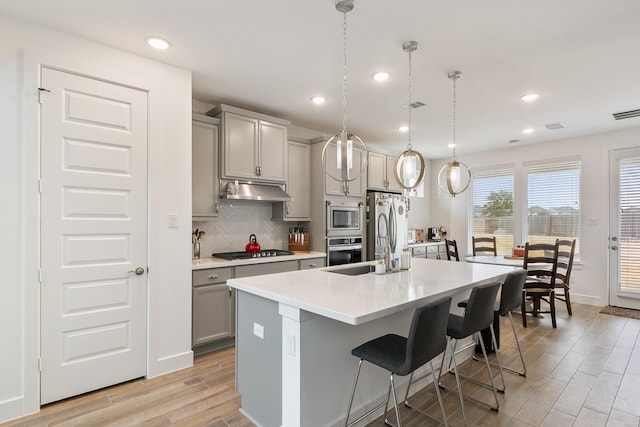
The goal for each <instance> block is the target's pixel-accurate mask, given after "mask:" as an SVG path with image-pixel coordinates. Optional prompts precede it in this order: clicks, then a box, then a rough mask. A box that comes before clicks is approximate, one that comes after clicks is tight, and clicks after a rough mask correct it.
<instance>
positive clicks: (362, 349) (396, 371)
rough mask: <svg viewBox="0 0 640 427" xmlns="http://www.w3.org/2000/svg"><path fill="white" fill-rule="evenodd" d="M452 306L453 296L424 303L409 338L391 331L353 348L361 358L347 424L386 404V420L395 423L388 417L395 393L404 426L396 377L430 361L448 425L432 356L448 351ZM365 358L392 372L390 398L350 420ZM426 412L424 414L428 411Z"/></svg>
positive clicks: (397, 416) (395, 402) (388, 394)
mask: <svg viewBox="0 0 640 427" xmlns="http://www.w3.org/2000/svg"><path fill="white" fill-rule="evenodd" d="M450 307H451V297H444V298H440V299H437V300H435V301H432V302H430V303H427V304H425V305H423V306H420V307H418V308H416V309H415V312H414V313H413V320H412V321H411V327H410V329H409V335H408V336H407V337H406V338H405V337H401V336H399V335H395V334H387V335H384V336H381V337H379V338H376V339H373V340H371V341H368V342H366V343H364V344H362V345H360V346H358V347H356V348H354V349H353V350H351V354H352V355H354V356H356V357H359V358H360V361H359V362H358V368H357V371H356V377H355V380H354V382H353V390H352V391H351V400H350V401H349V408H348V409H347V418H346V420H345V426H353V425H354V424H356V423H358V422H360V421H362V420H363V419H365V418H366V417H368V416H369V415H371V414H372V413H374V412H375V411H377V410H378V409H380V408H381V407H382V405H384V414H385V423H386V424H389V425H391V424H390V423H389V421H388V420H387V418H386V417H387V408H388V406H389V398H390V397H391V396H393V405H394V408H395V412H396V422H397V423H398V424H397V425H398V427H400V426H401V425H402V422H401V421H400V412H399V411H398V400H397V398H396V388H395V384H394V381H393V378H394V375H400V376H405V375H409V374H413V372H414V371H415V370H416V369H418V368H419V367H421V366H423V365H424V364H426V363H427V362H429V363H430V364H431V373H432V375H433V377H434V380H433V384H434V386H435V389H436V394H437V396H438V402H439V403H440V410H441V411H442V417H443V420H444V425H445V426H446V425H448V424H447V416H446V414H445V411H444V404H443V403H442V396H441V395H440V389H439V387H438V385H437V381H436V379H435V373H434V370H433V362H432V360H433V359H434V358H435V357H436V356H437V355H439V354H440V353H444V351H445V350H446V347H447V320H448V316H449V309H450ZM365 360H366V361H367V362H369V363H372V364H374V365H376V366H379V367H381V368H383V369H386V370H387V371H389V372H390V373H391V375H390V377H389V389H388V390H387V399H386V400H385V402H384V403H381V404H380V405H378V406H376V407H375V408H373V409H371V410H370V411H368V412H367V413H366V414H364V415H362V416H361V417H359V418H358V419H357V420H355V421H353V422H351V423H349V415H350V414H351V405H352V404H353V398H354V396H355V393H356V387H357V385H358V377H359V376H360V368H361V367H362V362H364V361H365ZM443 363H444V355H443ZM407 392H408V391H407ZM420 412H422V411H420ZM422 413H423V414H424V412H422ZM425 415H427V414H425ZM427 416H428V415H427ZM429 417H430V416H429ZM430 418H431V417H430ZM436 421H438V420H436Z"/></svg>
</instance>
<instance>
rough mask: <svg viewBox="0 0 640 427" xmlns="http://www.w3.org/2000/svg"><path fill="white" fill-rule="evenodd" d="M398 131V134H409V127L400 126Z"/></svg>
mask: <svg viewBox="0 0 640 427" xmlns="http://www.w3.org/2000/svg"><path fill="white" fill-rule="evenodd" d="M398 130H399V131H400V132H409V126H407V125H402V126H400V127H399V128H398Z"/></svg>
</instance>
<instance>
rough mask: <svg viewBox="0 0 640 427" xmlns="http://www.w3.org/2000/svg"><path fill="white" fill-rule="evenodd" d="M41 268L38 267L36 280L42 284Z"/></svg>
mask: <svg viewBox="0 0 640 427" xmlns="http://www.w3.org/2000/svg"><path fill="white" fill-rule="evenodd" d="M42 276H43V273H42V268H40V267H38V282H40V284H42Z"/></svg>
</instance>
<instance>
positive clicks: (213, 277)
mask: <svg viewBox="0 0 640 427" xmlns="http://www.w3.org/2000/svg"><path fill="white" fill-rule="evenodd" d="M219 277H220V275H219V274H210V275H209V276H207V279H209V280H214V279H218V278H219Z"/></svg>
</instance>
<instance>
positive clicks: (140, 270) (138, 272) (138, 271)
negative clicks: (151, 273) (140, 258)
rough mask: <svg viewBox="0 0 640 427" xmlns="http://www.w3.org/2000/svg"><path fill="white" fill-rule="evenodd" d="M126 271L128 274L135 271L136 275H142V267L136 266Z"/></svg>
mask: <svg viewBox="0 0 640 427" xmlns="http://www.w3.org/2000/svg"><path fill="white" fill-rule="evenodd" d="M127 273H129V274H132V273H135V274H136V275H138V276H142V275H143V274H144V268H142V267H138V268H136V269H135V270H131V271H127Z"/></svg>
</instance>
